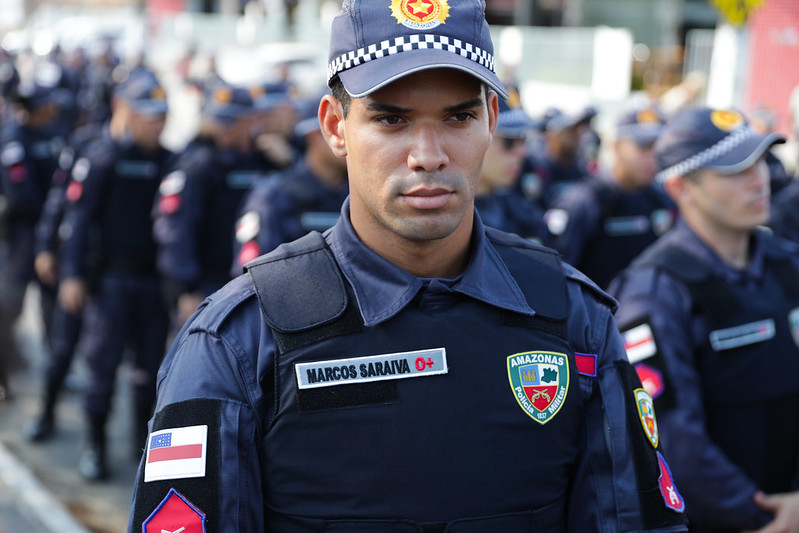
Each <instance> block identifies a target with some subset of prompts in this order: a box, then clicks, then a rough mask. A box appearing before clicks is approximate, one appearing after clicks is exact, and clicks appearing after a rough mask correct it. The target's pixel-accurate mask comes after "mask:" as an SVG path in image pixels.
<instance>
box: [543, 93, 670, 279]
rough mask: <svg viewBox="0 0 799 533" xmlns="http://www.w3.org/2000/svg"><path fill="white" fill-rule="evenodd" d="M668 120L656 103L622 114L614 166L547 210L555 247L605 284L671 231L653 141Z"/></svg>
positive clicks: (667, 206)
mask: <svg viewBox="0 0 799 533" xmlns="http://www.w3.org/2000/svg"><path fill="white" fill-rule="evenodd" d="M664 121H665V118H664V116H663V115H662V113H661V112H660V111H659V110H658V109H657V108H654V107H644V108H636V109H631V110H629V111H626V112H624V113H622V116H621V117H620V119H619V121H618V123H617V126H616V139H615V142H614V145H613V155H614V159H613V166H612V168H610V169H608V171H607V172H603V173H602V174H601V175H600V176H598V177H596V178H587V179H585V180H584V181H583V182H582V183H580V184H579V185H576V186H574V187H572V188H571V189H569V190H568V191H567V192H566V193H565V194H563V195H561V196H560V197H559V198H558V199H556V200H555V202H554V203H553V204H552V207H551V208H550V209H549V210H548V211H547V213H546V220H547V224H548V227H549V230H550V232H552V234H553V235H554V236H555V241H554V244H553V245H554V247H555V248H556V249H557V250H559V251H560V252H561V253H562V254H563V258H564V259H565V260H566V261H567V262H568V263H571V264H572V265H574V266H576V267H577V268H578V269H580V271H582V272H583V273H584V274H585V275H587V276H588V277H589V278H591V279H592V280H594V281H595V282H596V283H597V284H598V285H599V286H600V287H607V286H608V283H609V282H610V280H611V278H612V277H613V276H614V275H615V274H616V273H618V272H619V271H620V270H622V269H623V268H624V267H626V266H627V265H628V264H629V263H630V261H632V260H633V259H634V258H635V257H636V256H637V255H638V254H639V253H641V251H642V250H643V249H644V248H646V247H647V246H648V245H650V244H652V243H653V242H654V241H655V239H657V238H658V237H660V236H661V235H663V234H664V233H666V231H668V230H669V229H671V226H672V223H673V221H674V216H675V213H674V211H675V209H674V206H673V204H672V202H671V200H670V199H669V197H668V196H667V195H666V194H665V192H664V191H663V190H662V187H660V186H659V185H654V184H653V181H654V178H655V171H656V163H655V154H654V151H653V149H652V145H653V144H654V142H655V140H657V138H658V135H660V132H661V130H662V129H663V122H664Z"/></svg>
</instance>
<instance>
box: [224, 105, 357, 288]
mask: <svg viewBox="0 0 799 533" xmlns="http://www.w3.org/2000/svg"><path fill="white" fill-rule="evenodd" d="M316 102H317V104H318V102H319V100H318V99H317V100H316ZM316 107H317V106H314V109H313V110H312V111H309V113H308V116H306V117H305V118H304V119H303V120H302V121H300V122H299V123H298V124H297V127H296V128H295V132H296V135H297V136H298V137H301V138H302V139H304V148H305V149H304V153H303V157H302V158H301V159H300V160H298V161H297V163H295V164H294V165H292V166H291V167H289V168H287V169H285V170H283V171H280V172H278V173H275V174H273V175H271V176H270V177H269V179H267V180H264V181H262V182H261V183H259V184H258V185H257V186H256V187H255V188H254V189H253V190H252V191H251V192H250V193H249V194H248V195H247V197H246V198H245V199H244V202H243V203H242V209H241V213H243V214H242V215H241V217H240V218H239V220H238V222H237V223H236V240H235V250H234V256H235V258H236V264H235V265H234V267H233V269H234V272H236V273H237V274H238V273H241V271H242V270H241V269H242V267H243V266H244V265H245V264H247V263H249V262H250V261H251V260H253V259H255V258H256V257H258V256H259V255H261V254H263V253H266V252H271V251H272V250H274V249H275V248H277V246H278V245H280V244H282V243H284V242H289V241H293V240H295V239H298V238H300V237H302V236H303V235H305V234H306V233H308V232H309V231H324V230H326V229H328V228H330V227H331V226H333V225H334V224H335V223H336V221H337V220H338V217H339V212H340V211H341V205H342V204H343V203H344V200H345V198H346V197H347V190H348V189H347V168H346V165H345V163H344V160H343V159H342V158H340V157H338V156H336V155H335V154H334V153H333V152H332V151H331V150H330V147H329V146H328V145H327V143H326V142H325V139H324V137H323V136H322V132H321V131H320V129H319V119H318V118H317V116H316V111H315V110H316ZM311 112H313V115H311V114H310V113H311Z"/></svg>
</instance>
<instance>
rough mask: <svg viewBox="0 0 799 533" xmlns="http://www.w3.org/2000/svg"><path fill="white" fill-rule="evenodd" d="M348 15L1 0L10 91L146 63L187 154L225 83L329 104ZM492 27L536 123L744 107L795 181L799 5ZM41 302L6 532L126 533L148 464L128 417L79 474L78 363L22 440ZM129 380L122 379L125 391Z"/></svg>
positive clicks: (314, 9) (228, 3)
mask: <svg viewBox="0 0 799 533" xmlns="http://www.w3.org/2000/svg"><path fill="white" fill-rule="evenodd" d="M383 1H385V2H386V5H387V8H388V5H389V3H390V0H383ZM339 8H340V2H339V1H338V0H249V1H245V0H0V82H2V81H3V80H2V76H3V68H2V65H3V60H7V59H8V58H13V62H14V64H15V67H16V70H17V71H18V75H19V77H20V78H22V79H34V78H38V77H40V76H45V77H46V76H47V75H48V70H47V68H49V67H48V64H49V65H51V66H53V68H55V69H56V70H59V72H58V73H55V72H51V74H52V75H53V76H61V75H62V74H63V72H67V73H72V74H71V75H74V76H77V77H78V78H81V79H80V80H79V81H80V82H81V84H82V85H89V86H91V85H92V84H91V83H85V82H86V78H87V77H90V76H106V77H113V76H115V75H116V74H115V72H116V67H119V66H122V67H126V66H127V67H130V68H132V67H133V66H136V65H141V64H144V65H145V66H146V67H147V68H149V69H150V70H152V71H154V72H155V73H156V74H157V75H158V77H159V79H160V81H161V83H162V84H163V85H164V87H165V89H166V92H167V95H168V99H169V113H168V116H167V121H166V127H165V129H164V132H163V136H162V142H163V144H164V145H165V146H166V147H167V148H169V149H171V150H173V151H174V152H181V151H182V150H183V149H184V148H185V147H186V145H187V144H188V143H189V142H190V141H191V140H192V139H194V138H195V137H196V136H197V134H198V131H199V129H200V124H201V113H200V110H201V106H202V101H203V98H204V95H206V96H207V92H208V89H209V87H211V86H212V85H213V83H215V82H217V81H219V80H221V81H224V82H225V83H227V84H231V85H237V86H256V85H263V84H266V83H271V82H273V83H276V84H284V85H290V86H291V87H292V90H293V91H295V92H296V93H297V94H295V95H293V98H296V100H297V101H299V100H301V99H302V98H303V97H309V96H312V95H315V94H318V92H319V89H320V87H323V86H324V84H325V81H326V63H327V46H328V39H329V27H330V22H331V20H332V19H333V17H334V16H335V15H336V14H337V12H338V10H339ZM486 13H487V18H488V20H489V22H490V23H491V25H492V32H493V35H494V42H495V48H496V50H495V52H496V53H495V55H496V57H497V58H498V66H499V73H500V76H501V78H502V79H503V80H505V81H506V82H508V83H509V84H512V85H513V86H515V87H517V88H518V91H519V96H520V101H521V104H522V105H523V107H524V108H525V110H526V111H527V112H528V114H529V115H530V116H531V117H532V118H533V119H540V118H541V117H543V116H544V114H545V113H546V111H547V110H549V109H551V108H556V109H559V110H561V111H563V112H565V113H573V114H577V113H580V112H581V111H582V110H585V109H586V108H588V107H592V108H593V109H594V110H595V115H592V116H593V117H594V118H593V128H594V129H595V130H596V132H597V133H598V134H599V135H600V136H604V135H605V134H607V133H609V132H610V131H611V130H612V129H613V127H614V124H615V122H616V119H617V117H618V116H619V115H620V113H621V112H622V110H623V108H626V107H629V106H631V102H635V101H640V102H642V103H643V102H648V101H656V102H658V104H659V105H660V106H661V107H662V108H663V110H664V111H665V112H667V113H672V112H674V111H676V110H679V109H681V108H685V107H692V106H697V105H709V106H713V107H736V108H738V109H740V110H742V111H744V113H747V114H752V115H753V116H754V115H757V116H759V117H766V118H767V119H768V121H769V124H768V127H769V128H771V129H774V130H776V131H778V132H779V133H781V134H782V135H784V136H785V137H786V138H787V139H788V141H789V142H788V143H786V144H785V145H782V146H778V147H775V149H774V152H775V154H776V155H778V156H779V158H780V159H781V161H782V163H783V164H784V166H785V167H786V169H787V170H788V173H789V174H791V175H794V174H795V173H796V170H797V151H796V144H797V143H796V138H797V132H798V131H799V68H797V65H799V1H798V0H487V8H486ZM104 65H105V67H108V68H104ZM43 66H44V67H43ZM111 67H113V68H111ZM284 82H288V83H287V84H286V83H284ZM94 85H95V86H97V85H98V84H96V83H95V84H94ZM84 111H90V109H89V108H87V109H84ZM37 297H38V296H37V294H36V292H35V289H31V291H29V294H28V299H27V300H26V305H25V312H24V313H23V314H22V316H21V318H20V320H19V322H18V323H17V330H16V334H17V337H18V341H19V344H20V349H21V352H22V355H23V365H22V367H21V368H20V369H18V370H17V371H16V373H15V374H14V376H13V381H12V382H11V389H12V390H13V392H14V398H13V400H11V401H9V400H5V401H3V399H0V533H17V532H22V531H25V532H35V533H38V532H41V533H47V532H50V531H60V532H61V533H64V532H66V533H73V532H74V533H86V532H88V531H93V532H101V533H111V532H119V531H124V529H125V524H126V522H127V514H128V506H129V503H130V498H131V494H132V490H133V477H134V475H135V468H136V466H135V462H132V461H131V458H130V457H129V453H128V450H129V441H128V433H127V432H128V424H127V422H126V421H125V420H124V419H123V418H122V417H119V416H117V417H116V418H114V419H113V420H112V421H111V425H110V427H109V432H108V434H109V451H108V455H109V457H108V459H109V462H110V463H111V464H112V465H113V471H114V473H113V475H112V476H111V477H110V479H108V480H106V481H105V482H102V483H92V482H88V481H86V480H84V479H83V478H81V476H80V475H79V474H78V472H77V470H76V462H77V457H78V456H79V454H80V447H81V440H82V434H83V427H82V426H83V422H84V421H83V414H82V412H81V407H80V394H79V393H80V391H81V388H82V386H83V384H82V383H81V375H82V361H81V360H80V358H78V359H77V360H76V361H75V365H74V370H73V374H71V376H70V380H68V381H67V383H66V386H65V393H64V395H63V396H62V398H61V399H60V400H59V406H58V420H59V430H58V432H57V433H56V435H55V437H54V438H53V439H51V440H49V441H48V442H46V443H37V444H32V443H30V442H29V441H28V439H26V437H25V435H24V432H23V429H22V428H23V427H24V426H25V424H26V423H27V422H29V421H30V420H31V419H33V418H35V416H36V414H37V412H38V410H39V405H40V403H41V399H40V396H39V393H40V389H41V380H42V378H41V368H42V366H43V364H44V359H45V358H46V357H47V356H46V351H47V350H46V348H45V347H44V345H45V343H44V342H43V340H42V331H43V328H42V324H41V318H40V314H39V313H38V311H36V310H35V309H36V306H37ZM30 302H33V303H32V304H31V303H30ZM126 377H127V376H126V374H125V368H123V372H121V373H120V377H119V379H120V380H121V379H124V378H126ZM118 389H119V392H118V394H117V396H116V397H115V399H114V402H115V404H114V409H115V412H117V413H124V412H126V409H129V404H130V399H129V396H128V394H129V393H128V392H127V388H126V387H123V386H120V387H118Z"/></svg>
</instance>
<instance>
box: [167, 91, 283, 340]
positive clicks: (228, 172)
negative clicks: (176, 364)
mask: <svg viewBox="0 0 799 533" xmlns="http://www.w3.org/2000/svg"><path fill="white" fill-rule="evenodd" d="M252 111H253V99H252V96H251V95H250V92H249V91H248V90H247V89H245V88H243V87H234V86H230V85H220V86H218V87H217V88H216V89H214V91H213V92H212V93H211V94H210V95H209V97H208V100H207V102H206V103H205V105H204V108H203V121H202V122H203V123H202V127H201V134H200V136H199V137H198V139H195V141H193V142H192V143H191V144H190V145H189V147H187V149H186V151H185V152H184V153H183V154H181V156H180V157H179V158H178V159H177V162H176V163H175V168H174V170H173V171H172V172H170V173H169V174H167V176H166V177H165V178H164V179H163V181H162V182H161V185H160V187H159V194H158V198H157V201H156V207H155V222H154V224H153V229H154V234H155V239H156V242H157V243H158V245H159V247H158V268H159V271H160V272H161V274H162V275H163V276H164V278H165V280H164V281H165V285H166V287H167V288H166V291H165V292H166V294H167V296H168V302H169V303H170V305H172V306H175V308H176V316H175V319H176V322H177V324H176V325H178V327H179V326H182V325H183V323H184V322H185V321H186V319H187V318H188V317H189V316H190V315H191V314H192V313H193V312H194V311H195V310H196V309H197V306H198V305H200V303H201V302H202V301H203V299H205V297H206V296H208V295H209V294H211V293H213V292H215V291H216V290H218V289H219V288H221V287H222V286H223V285H224V284H225V283H227V282H228V281H229V280H230V265H231V263H232V262H233V226H234V224H235V222H236V217H237V216H238V214H239V207H240V204H241V201H242V199H243V198H244V197H245V196H246V194H247V193H248V192H249V191H250V189H252V187H253V186H254V185H255V184H256V183H257V182H258V181H260V180H261V179H262V178H263V177H264V175H265V174H266V172H267V170H268V169H269V164H268V163H267V161H266V160H265V159H264V157H263V156H262V154H261V153H260V152H259V151H258V150H256V149H255V147H254V146H253V141H252V136H251V135H250V128H251V126H252Z"/></svg>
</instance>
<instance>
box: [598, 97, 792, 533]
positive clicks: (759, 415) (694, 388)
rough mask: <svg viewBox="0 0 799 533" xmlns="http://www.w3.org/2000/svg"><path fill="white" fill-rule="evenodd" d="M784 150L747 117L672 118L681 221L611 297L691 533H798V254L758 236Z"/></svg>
mask: <svg viewBox="0 0 799 533" xmlns="http://www.w3.org/2000/svg"><path fill="white" fill-rule="evenodd" d="M782 141H783V139H782V138H780V137H779V136H777V135H775V134H765V135H763V134H760V133H758V132H756V131H755V130H754V129H753V128H751V127H750V126H749V125H748V123H747V122H746V120H745V119H744V117H743V116H742V115H741V114H740V113H739V112H737V111H735V110H729V109H710V108H698V109H692V110H688V111H683V112H680V113H678V114H677V115H675V116H674V117H672V119H671V120H670V121H669V123H668V124H667V125H666V127H665V129H664V131H663V133H662V134H661V136H660V138H659V139H658V141H657V142H656V143H655V155H656V157H657V161H658V168H659V173H658V179H660V180H661V181H662V182H663V184H664V187H665V188H666V191H667V192H668V193H669V195H670V196H671V197H672V198H673V199H674V201H675V202H676V204H677V206H678V208H679V212H680V219H679V220H678V222H677V224H676V225H675V227H674V229H672V230H671V231H670V232H669V233H667V234H666V235H664V236H663V237H661V238H660V239H659V240H658V241H657V242H655V243H654V244H653V245H651V246H650V247H649V248H647V249H646V250H645V251H644V252H643V253H642V254H641V255H640V256H639V257H638V258H637V259H636V260H635V261H634V262H633V264H632V265H631V266H630V268H629V269H627V270H625V271H624V272H623V273H622V274H621V275H620V276H619V277H617V278H616V280H614V281H613V283H612V284H611V287H610V292H611V293H612V294H613V295H614V296H616V297H617V298H618V299H619V302H620V308H619V311H618V313H617V315H616V319H617V322H618V324H619V326H620V328H621V330H622V332H623V335H624V339H625V344H626V346H627V355H628V357H629V359H630V361H631V362H632V363H634V364H635V367H636V370H637V372H638V374H639V376H640V377H641V381H642V382H643V384H644V387H645V388H646V389H647V390H648V391H649V392H650V393H651V394H652V396H653V397H654V398H655V406H656V408H657V413H658V421H659V427H660V433H661V435H662V436H663V438H664V449H665V451H666V453H668V458H669V460H670V461H671V464H672V467H673V472H674V477H675V478H676V479H677V480H678V482H679V483H680V489H681V491H682V494H683V496H685V502H686V508H687V510H688V515H689V519H690V520H691V524H692V531H694V530H695V531H700V532H705V531H712V532H720V531H724V532H728V531H729V532H732V531H736V532H737V531H741V530H760V529H759V528H764V529H763V530H762V531H797V530H799V493H797V492H795V491H796V489H797V474H799V470H798V469H797V466H798V465H799V417H797V416H796V413H797V412H799V381H797V380H796V375H797V372H799V327H797V326H798V325H799V284H797V279H799V249H797V247H796V246H795V245H792V243H789V242H788V241H784V240H780V239H776V238H773V237H772V236H771V235H770V234H769V233H768V232H765V231H760V230H759V229H758V226H760V225H763V224H765V223H766V222H767V221H768V216H769V177H768V172H767V170H766V164H765V162H764V160H763V155H764V153H765V152H766V150H768V149H769V147H771V146H772V145H773V144H774V143H777V142H782ZM666 439H667V440H666ZM766 494H767V495H768V496H766Z"/></svg>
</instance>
